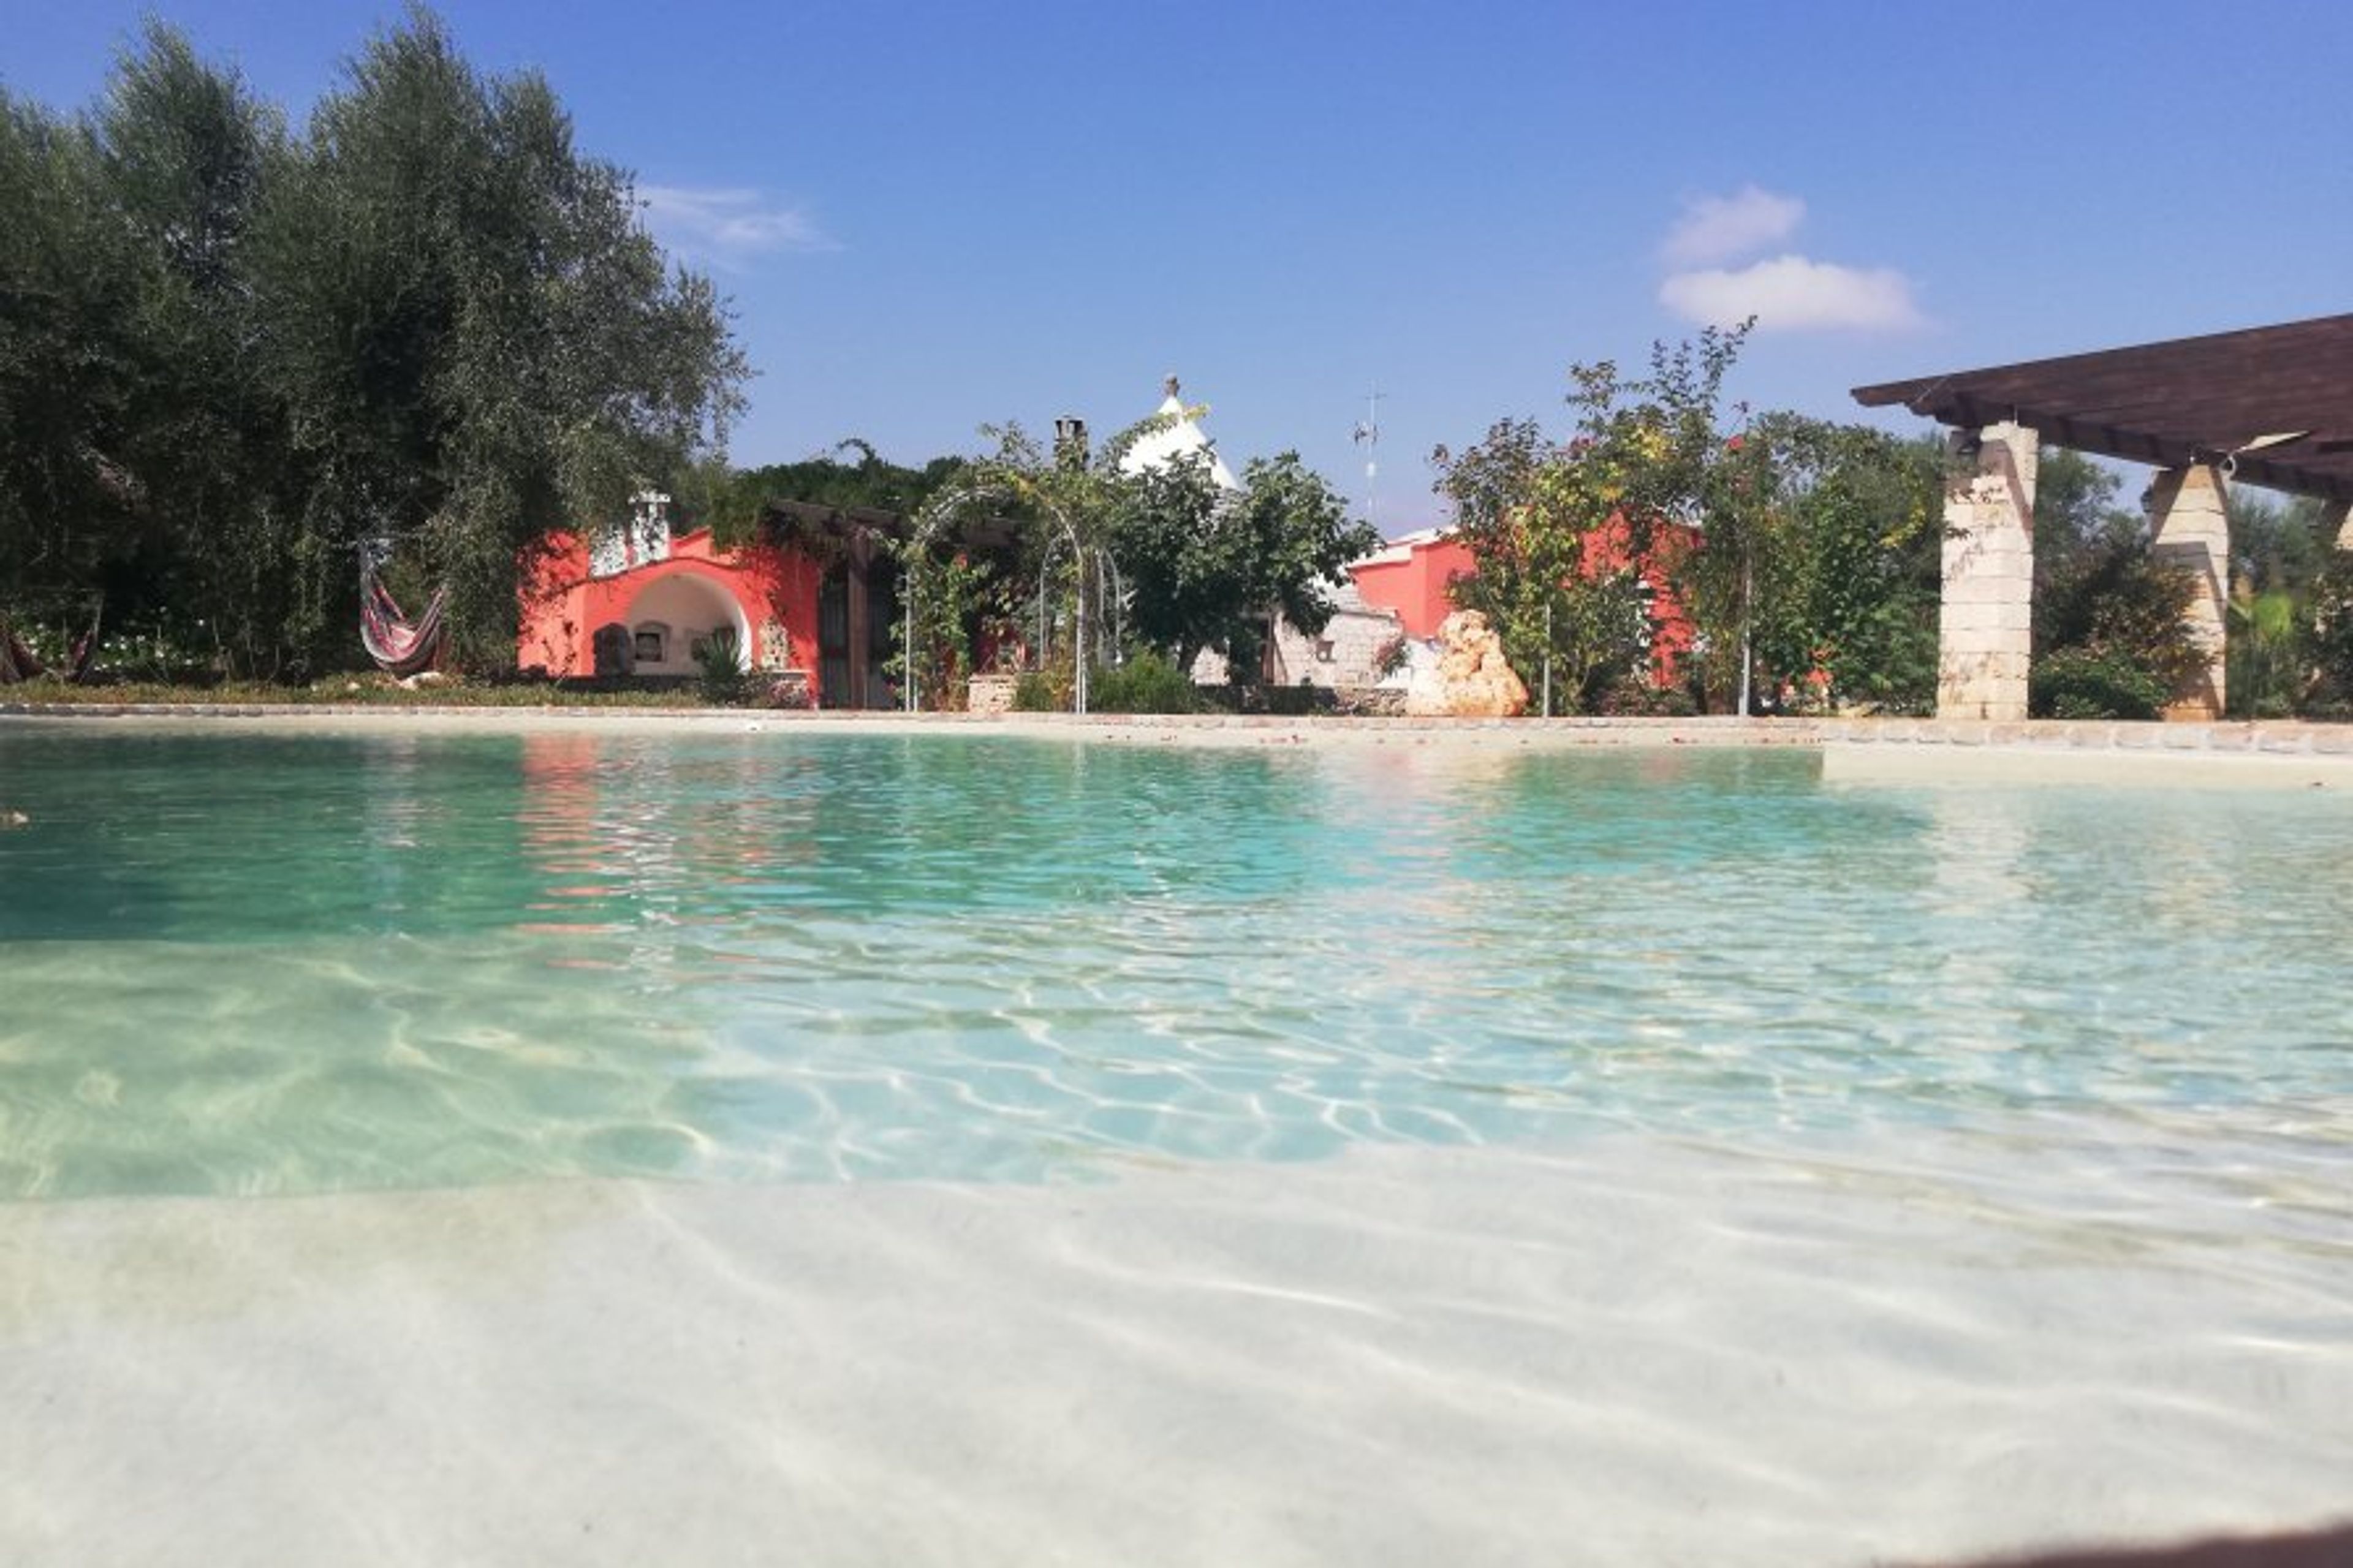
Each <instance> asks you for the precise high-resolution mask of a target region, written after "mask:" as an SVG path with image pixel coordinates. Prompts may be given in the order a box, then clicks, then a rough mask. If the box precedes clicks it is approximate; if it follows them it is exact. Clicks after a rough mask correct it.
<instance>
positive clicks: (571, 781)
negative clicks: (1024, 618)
mask: <svg viewBox="0 0 2353 1568" xmlns="http://www.w3.org/2000/svg"><path fill="white" fill-rule="evenodd" d="M0 807H6V808H13V809H15V810H16V811H20V812H23V813H24V814H25V815H26V816H27V817H28V818H29V821H28V823H27V824H26V826H22V827H19V828H16V829H14V830H12V831H6V832H0V1197H5V1198H26V1197H64V1196H79V1195H88V1194H131V1193H139V1194H196V1193H223V1194H276V1193H303V1192H317V1191H325V1190H341V1189H349V1188H364V1187H417V1186H446V1185H468V1184H481V1183H489V1182H499V1181H508V1180H518V1179H529V1178H534V1177H545V1176H563V1175H571V1174H628V1175H651V1176H663V1177H677V1178H688V1179H697V1180H720V1181H730V1180H746V1181H769V1180H841V1179H853V1180H856V1179H869V1178H892V1177H931V1178H948V1179H958V1180H983V1181H987V1180H1018V1181H1035V1180H1040V1179H1054V1178H1062V1177H1070V1176H1074V1175H1083V1174H1086V1173H1090V1172H1092V1171H1099V1170H1101V1169H1103V1168H1104V1167H1106V1166H1113V1165H1119V1164H1122V1163H1134V1162H1152V1161H1159V1160H1168V1159H1184V1160H1193V1159H1212V1160H1221V1159H1260V1160H1305V1159H1314V1158H1316V1157H1319V1156H1323V1155H1327V1154H1330V1153H1333V1152H1337V1151H1339V1150H1341V1149H1343V1148H1345V1147H1346V1146H1347V1145H1350V1144H1352V1143H1355V1142H1411V1143H1442V1144H1461V1143H1499V1144H1510V1145H1515V1146H1525V1147H1537V1146H1544V1145H1551V1144H1559V1143H1563V1142H1571V1141H1575V1140H1577V1139H1579V1138H1581V1137H1585V1136H1588V1135H1589V1134H1591V1133H1594V1132H1597V1131H1638V1132H1643V1133H1651V1134H1666V1135H1688V1136H1691V1137H1694V1138H1699V1139H1709V1138H1716V1137H1724V1136H1735V1135H1746V1134H1749V1133H1754V1132H1757V1131H1760V1130H1780V1131H1788V1132H1792V1133H1794V1134H1800V1135H1802V1134H1806V1133H1810V1132H1821V1133H1832V1134H1834V1133H1837V1132H1839V1131H1841V1130H1853V1129H1867V1130H1870V1131H1873V1132H1874V1133H1877V1132H1883V1131H1885V1130H1887V1129H1889V1128H1901V1127H1904V1126H1906V1125H1915V1124H1917V1125H1924V1126H1925V1125H1930V1124H1935V1125H1939V1126H1953V1125H1959V1126H1962V1127H1964V1128H1966V1127H1968V1126H1971V1125H1978V1124H1982V1125H1983V1126H1986V1127H1988V1128H1992V1127H1996V1126H2000V1125H2007V1124H2010V1121H2011V1120H2012V1119H2015V1118H2017V1117H2019V1116H2021V1114H2023V1115H2030V1116H2047V1117H2052V1118H2073V1119H2076V1121H2078V1122H2079V1123H2080V1124H2081V1125H2082V1126H2083V1127H2084V1128H2086V1129H2089V1130H2090V1131H2088V1132H2087V1134H2086V1135H2087V1136H2092V1137H2097V1136H2098V1135H2099V1134H2098V1131H2097V1130H2098V1128H2100V1127H2101V1126H2102V1125H2105V1124H2111V1123H2113V1124H2115V1125H2116V1126H2119V1127H2123V1126H2126V1125H2129V1127H2130V1128H2131V1131H2132V1136H2133V1137H2134V1138H2135V1139H2136V1140H2137V1141H2141V1142H2147V1140H2148V1139H2150V1138H2152V1137H2154V1138H2157V1139H2158V1140H2160V1141H2161V1140H2162V1139H2163V1137H2164V1136H2165V1135H2166V1131H2165V1130H2166V1128H2167V1126H2168V1123H2171V1122H2175V1121H2178V1122H2179V1124H2180V1125H2181V1126H2182V1127H2184V1128H2211V1127H2213V1126H2215V1125H2218V1124H2227V1125H2229V1126H2230V1127H2232V1129H2233V1130H2234V1133H2235V1134H2237V1135H2243V1136H2248V1137H2253V1138H2257V1139H2269V1138H2277V1139H2283V1140H2287V1141H2290V1142H2302V1143H2306V1144H2308V1146H2312V1147H2321V1146H2341V1145H2342V1142H2343V1141H2344V1140H2345V1139H2346V1138H2347V1137H2348V1135H2353V1006H2348V1000H2347V998H2348V994H2353V992H2348V985H2347V984H2346V981H2345V978H2344V963H2345V955H2346V953H2347V952H2348V947H2347V942H2348V933H2353V874H2348V871H2353V802H2348V800H2347V799H2346V798H2345V797H2344V792H2327V791H2316V792H2293V791H2282V792H2268V791H2229V792H2206V791H2200V790H2193V789H2162V790H2159V789H2131V790H2122V791H2116V790H2094V789H2088V788H2081V787H2063V786H2052V785H2038V786H2036V787H2033V788H2021V789H2000V788H1992V787H1963V786H1953V787H1922V788H1882V787H1861V786H1848V785H1831V784H1825V783H1824V782H1823V781H1822V779H1821V776H1820V760H1819V758H1818V757H1816V756H1815V755H1812V754H1810V753H1806V752H1715V751H1710V752H1672V751H1655V752H1613V753H1583V754H1561V753H1548V754H1546V753H1516V754H1504V753H1498V752H1439V751H1436V750H1433V749H1428V748H1420V749H1417V748H1413V747H1410V746H1405V745H1400V746H1397V747H1381V748H1364V749H1351V750H1335V751H1331V752H1277V751H1274V750H1272V749H1269V750H1267V751H1250V752H1230V751H1221V752H1211V751H1182V750H1176V749H1148V748H1144V747H1124V746H1121V747H1113V746H1100V745H1098V746H1092V747H1090V746H1086V745H1082V744H1062V743H1052V742H1034V741H1020V740H1010V739H990V738H987V737H983V736H971V735H963V734H958V735H951V736H938V737H917V738H901V737H884V736H860V735H855V734H851V735H840V734H834V735H819V734H808V733H795V732H792V731H791V730H790V729H789V727H787V728H786V729H785V730H784V731H783V732H777V731H773V730H772V731H767V732H764V733H727V734H715V733H702V734H687V735H660V736H654V735H644V734H634V733H633V734H622V733H608V734H599V733H596V732H594V731H588V732H550V733H534V734H528V735H522V736H504V737H477V736H454V735H431V734H423V733H420V734H416V735H393V736H375V737H360V736H332V735H328V736H322V735H301V736H292V735H290V736H282V737H281V736H271V735H266V734H262V735H257V734H254V733H251V732H240V733H228V732H220V733H203V732H197V733H179V732H175V733H153V732H118V731H104V730H100V729H97V728H94V727H91V726H88V725H75V724H58V725H37V724H26V725H17V726H12V727H9V728H7V729H5V730H0Z"/></svg>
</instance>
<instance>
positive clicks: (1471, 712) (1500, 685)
mask: <svg viewBox="0 0 2353 1568" xmlns="http://www.w3.org/2000/svg"><path fill="white" fill-rule="evenodd" d="M1405 710H1406V712H1407V713H1408V714H1409V715H1411V716H1413V717H1415V718H1422V719H1435V718H1461V719H1510V718H1514V717H1516V716H1517V715H1519V714H1522V713H1525V712H1526V711H1527V710H1528V688H1527V683H1526V682H1525V681H1524V680H1522V679H1520V678H1519V676H1518V675H1517V674H1516V673H1514V671H1513V669H1512V667H1511V666H1510V665H1509V664H1508V663H1506V662H1505V661H1504V639H1503V638H1501V637H1497V636H1496V635H1495V634H1494V632H1493V631H1492V630H1490V629H1489V627H1488V626H1487V617H1486V616H1483V615H1482V614H1480V613H1479V612H1478V611H1477V610H1457V611H1455V612H1454V613H1453V614H1452V615H1451V616H1447V617H1446V619H1445V621H1444V622H1443V623H1442V624H1441V625H1440V626H1439V628H1438V662H1437V663H1436V664H1435V665H1431V666H1429V667H1426V668H1422V669H1420V670H1418V671H1416V672H1415V674H1414V679H1413V685H1412V686H1411V687H1410V688H1409V689H1408V690H1407V692H1406V700H1405Z"/></svg>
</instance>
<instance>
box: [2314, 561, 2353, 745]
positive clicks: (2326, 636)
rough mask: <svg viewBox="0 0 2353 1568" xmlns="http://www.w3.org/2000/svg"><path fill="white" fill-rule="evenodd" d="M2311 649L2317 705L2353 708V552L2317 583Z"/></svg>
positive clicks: (2331, 563) (2330, 567)
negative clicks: (2315, 678) (2316, 680)
mask: <svg viewBox="0 0 2353 1568" xmlns="http://www.w3.org/2000/svg"><path fill="white" fill-rule="evenodd" d="M2310 646H2311V654H2312V663H2313V669H2314V673H2315V674H2316V675H2317V676H2318V677H2319V678H2320V679H2319V681H2318V690H2317V691H2316V694H2315V695H2316V704H2318V705H2326V706H2327V707H2329V708H2330V709H2331V710H2336V709H2341V708H2345V707H2347V706H2348V705H2353V550H2340V551H2338V552H2337V553H2336V555H2335V556H2334V557H2332V558H2331V559H2330V561H2329V563H2328V564H2327V566H2326V567H2324V568H2322V570H2321V573H2320V575H2319V576H2318V577H2317V578H2316V579H2315V580H2314V583H2313V586H2312V641H2311V645H2310Z"/></svg>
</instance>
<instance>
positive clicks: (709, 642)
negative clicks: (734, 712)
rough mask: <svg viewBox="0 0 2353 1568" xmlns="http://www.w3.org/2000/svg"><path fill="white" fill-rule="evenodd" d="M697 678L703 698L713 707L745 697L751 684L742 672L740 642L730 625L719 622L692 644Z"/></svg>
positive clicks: (729, 705)
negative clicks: (699, 671) (712, 629)
mask: <svg viewBox="0 0 2353 1568" xmlns="http://www.w3.org/2000/svg"><path fill="white" fill-rule="evenodd" d="M694 663H695V668H697V669H699V670H701V671H702V674H701V675H699V676H698V677H697V678H696V679H697V682H698V683H699V684H700V685H701V687H702V700H704V701H705V702H707V703H709V704H711V706H712V707H713V708H727V707H733V705H734V704H736V703H738V702H741V701H743V700H744V691H745V689H746V688H747V687H748V686H749V685H750V681H749V679H748V678H747V677H746V676H745V675H744V659H743V645H742V643H741V642H740V641H739V640H738V639H737V637H736V636H735V628H734V627H733V626H721V627H719V628H718V629H717V630H715V631H713V632H712V634H711V635H710V636H709V637H705V638H703V639H702V641H701V642H699V643H696V644H695V645H694Z"/></svg>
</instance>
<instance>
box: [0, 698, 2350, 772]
mask: <svg viewBox="0 0 2353 1568" xmlns="http://www.w3.org/2000/svg"><path fill="white" fill-rule="evenodd" d="M54 720H69V721H71V720H83V721H92V720H112V721H159V722H171V723H184V722H191V721H194V722H203V721H234V722H237V723H242V724H248V725H268V726H272V727H278V726H283V727H285V728H289V729H300V728H302V727H304V726H306V725H307V726H311V727H314V728H318V729H321V730H332V731H343V732H351V731H372V730H385V731H396V730H401V729H406V728H411V727H416V728H446V729H470V730H478V731H480V730H489V731H498V730H514V731H523V730H545V729H552V728H591V729H594V728H609V729H613V730H632V731H656V732H659V731H690V732H691V731H712V730H720V731H725V730H756V731H775V732H789V731H795V730H808V731H836V732H839V731H864V732H889V733H938V734H964V735H1006V736H1041V737H1053V738H1060V739H1072V740H1084V739H1097V740H1102V741H1104V742H1113V743H1134V742H1138V741H1144V740H1151V741H1158V742H1167V743H1177V744H1183V743H1194V744H1204V745H1226V746H1233V745H1251V744H1276V743H1282V744H1315V743H1329V744H1342V745H1363V744H1371V745H1379V744H1384V743H1388V742H1393V741H1394V742H1411V743H1413V744H1417V745H1424V744H1431V743H1443V744H1460V745H1467V746H1500V745H1509V746H1514V747H1535V746H1546V747H1565V748H1599V747H1624V746H1698V747H1759V748H1767V747H1769V748H1799V749H1803V748H1820V747H1825V746H1841V745H1845V746H1873V747H1887V748H1912V749H1929V748H1947V747H1952V748H1966V749H1969V750H1979V751H1991V752H2021V753H2029V752H2054V751H2055V752H2073V753H2077V754H2081V753H2085V752H2092V753H2097V752H2112V753H2121V754H2126V755H2133V756H2137V757H2143V758H2146V757H2148V756H2149V755H2150V753H2158V754H2164V755H2180V756H2187V757H2196V756H2200V755H2206V756H2211V757H2214V758H2217V759H2221V758H2239V759H2247V758H2250V757H2252V756H2254V755H2257V754H2261V755H2268V756H2272V757H2280V756H2293V757H2299V758H2310V759H2313V760H2314V761H2316V762H2321V761H2327V762H2328V763H2339V762H2342V761H2344V760H2348V759H2353V725H2328V724H2307V723H2301V722H2296V721H2265V722H2254V723H2248V722H2230V723H2124V722H2116V721H2083V720H2075V721H2051V720H2042V721H2024V722H2015V723H2013V722H1989V721H1979V720H1936V719H1916V718H1887V719H1875V718H1873V719H1846V718H1820V719H1809V718H1785V719H1738V718H1733V717H1728V716H1726V717H1717V718H1704V719H1654V718H1641V719H1616V718H1597V717H1593V716H1589V715H1576V716H1569V717H1563V718H1558V719H1525V718H1523V719H1411V718H1389V717H1375V716H1368V715H1346V716H1339V715H1323V716H1314V717H1305V718H1302V717H1282V716H1276V715H1264V714H1235V713H1214V714H1184V715H1153V714H1109V713H1107V714H1089V715H1087V716H1085V717H1083V718H1081V717H1078V716H1076V715H1072V714H1067V713H1028V714H1007V715H975V714H965V713H924V714H916V715H909V714H906V713H902V712H898V711H895V710H894V711H881V712H843V711H839V710H829V711H826V710H821V711H816V712H793V711H776V710H755V709H660V710H649V709H643V708H572V707H543V708H496V707H471V706H452V705H437V704H420V705H417V706H413V707H409V706H402V707H391V706H384V705H378V704H369V703H336V702H322V703H299V704H294V703H289V704H267V703H248V702H239V703H161V702H140V703H127V704H110V705H100V704H92V703H73V702H49V701H38V700H23V699H16V700H0V724H5V723H6V722H8V721H54Z"/></svg>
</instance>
